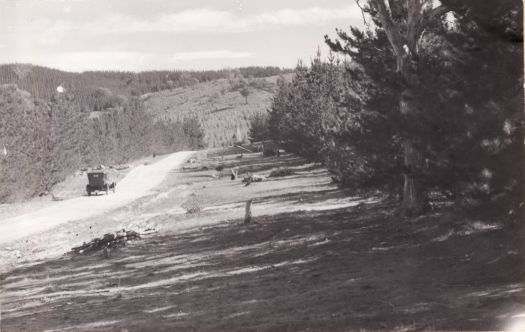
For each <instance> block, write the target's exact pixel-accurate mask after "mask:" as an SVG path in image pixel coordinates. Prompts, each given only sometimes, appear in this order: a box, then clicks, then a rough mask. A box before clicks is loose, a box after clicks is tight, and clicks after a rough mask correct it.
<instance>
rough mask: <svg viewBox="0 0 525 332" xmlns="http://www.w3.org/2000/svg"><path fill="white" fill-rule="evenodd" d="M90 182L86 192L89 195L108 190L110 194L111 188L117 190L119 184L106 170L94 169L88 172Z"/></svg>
mask: <svg viewBox="0 0 525 332" xmlns="http://www.w3.org/2000/svg"><path fill="white" fill-rule="evenodd" d="M87 176H88V184H87V186H86V192H87V194H88V196H91V194H92V193H94V192H97V193H98V192H102V191H104V192H106V195H107V194H108V192H109V190H112V191H113V192H115V187H116V186H117V184H116V183H115V182H111V181H110V180H109V174H108V173H107V172H104V171H92V172H88V173H87Z"/></svg>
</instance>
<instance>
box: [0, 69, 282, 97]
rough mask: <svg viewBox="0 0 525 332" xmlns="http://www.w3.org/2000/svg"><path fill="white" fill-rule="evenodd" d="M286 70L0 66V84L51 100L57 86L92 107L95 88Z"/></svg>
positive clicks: (131, 89)
mask: <svg viewBox="0 0 525 332" xmlns="http://www.w3.org/2000/svg"><path fill="white" fill-rule="evenodd" d="M288 72H290V70H287V69H280V68H278V67H245V68H237V69H222V70H207V71H187V70H186V71H181V70H160V71H145V72H138V73H136V72H126V71H122V72H119V71H87V72H82V73H74V72H65V71H61V70H57V69H52V68H46V67H41V66H35V65H31V64H5V65H0V85H2V84H16V85H17V86H18V87H19V88H20V89H22V90H25V91H28V92H29V93H30V94H31V95H32V96H34V97H35V98H40V99H44V100H49V99H51V98H53V96H54V94H55V93H56V89H57V87H58V86H62V87H64V88H65V90H66V91H68V92H70V93H72V94H74V95H75V101H76V102H77V103H78V104H82V105H87V106H93V103H94V102H95V100H94V99H96V93H97V89H100V88H104V89H109V90H110V91H111V92H112V93H113V94H115V95H123V96H126V97H130V96H140V95H142V94H145V93H150V92H157V91H162V90H167V89H172V88H177V87H187V86H191V85H194V84H196V83H199V82H209V81H214V80H217V79H224V78H230V77H232V76H242V77H254V78H263V77H269V76H274V75H279V74H283V73H288Z"/></svg>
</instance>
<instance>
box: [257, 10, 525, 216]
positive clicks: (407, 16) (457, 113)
mask: <svg viewBox="0 0 525 332" xmlns="http://www.w3.org/2000/svg"><path fill="white" fill-rule="evenodd" d="M386 5H387V4H385V1H384V0H368V1H363V6H364V7H363V14H364V18H365V19H366V20H368V28H367V29H366V30H365V31H362V30H359V29H356V28H351V30H350V31H349V32H345V31H343V30H338V31H337V38H336V39H332V38H330V37H326V42H327V44H328V45H329V46H330V48H331V49H332V51H333V52H335V53H338V54H343V55H345V56H347V57H348V58H351V61H346V62H344V63H343V62H340V61H338V60H336V59H334V57H330V58H329V59H328V60H327V61H323V60H321V57H320V55H318V56H317V57H316V58H314V59H313V60H312V62H311V64H310V66H305V65H303V64H299V65H298V66H297V68H296V70H295V74H294V78H293V80H292V81H291V82H289V83H286V82H282V81H281V83H280V85H279V90H278V92H277V94H276V96H275V97H274V99H273V103H272V106H271V109H270V112H269V113H268V114H267V116H266V117H258V118H256V119H254V121H253V122H252V129H251V136H253V137H257V138H259V139H260V138H264V137H270V138H273V139H275V140H278V141H281V142H283V143H284V144H286V145H287V147H288V149H290V150H291V151H293V152H295V153H297V154H300V155H302V156H305V157H307V158H309V159H311V160H315V161H320V162H323V163H324V164H325V165H326V166H327V167H328V168H329V169H330V171H331V172H332V173H333V175H334V176H333V178H334V180H335V181H337V182H338V183H339V184H340V185H341V186H344V187H349V188H353V189H355V190H366V191H370V190H380V191H382V192H386V193H390V194H391V195H392V196H393V197H399V199H400V206H401V208H402V211H404V212H405V213H409V214H410V213H421V212H423V211H425V210H426V209H428V208H429V207H430V204H429V203H435V199H436V198H440V199H441V200H442V201H449V202H454V203H455V204H456V206H458V207H464V208H466V210H469V211H476V212H477V213H479V214H480V215H483V216H489V215H496V216H498V217H502V218H505V219H511V220H519V216H520V215H521V211H522V210H523V167H522V165H523V161H524V159H523V141H524V139H523V125H524V121H523V107H522V105H523V70H522V67H523V49H522V46H523V44H522V42H523V24H522V23H523V21H522V15H521V13H522V9H523V8H522V2H521V1H515V0H504V1H497V2H486V1H482V2H480V1H472V0H442V1H441V5H440V6H438V7H435V2H433V1H418V0H409V1H405V0H403V1H388V8H387V6H386ZM372 23H373V24H372Z"/></svg>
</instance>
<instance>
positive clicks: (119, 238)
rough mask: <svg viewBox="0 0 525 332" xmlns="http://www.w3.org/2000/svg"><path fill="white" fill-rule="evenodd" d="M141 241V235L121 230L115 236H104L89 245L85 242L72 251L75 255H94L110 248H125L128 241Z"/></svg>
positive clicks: (109, 234) (110, 234)
mask: <svg viewBox="0 0 525 332" xmlns="http://www.w3.org/2000/svg"><path fill="white" fill-rule="evenodd" d="M137 239H140V234H139V233H137V232H135V231H126V230H124V229H123V230H121V231H118V232H116V233H115V234H112V233H108V234H104V236H103V237H102V238H95V239H93V240H91V241H89V242H88V243H86V242H84V243H83V244H82V245H81V246H78V247H74V248H72V249H71V251H72V252H73V253H75V254H86V253H92V252H96V251H99V250H106V251H107V249H108V248H111V249H114V248H120V247H124V246H125V245H126V243H127V242H128V241H132V240H137Z"/></svg>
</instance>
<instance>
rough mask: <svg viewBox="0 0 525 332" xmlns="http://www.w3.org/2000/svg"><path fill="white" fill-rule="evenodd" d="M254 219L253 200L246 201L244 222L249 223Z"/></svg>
mask: <svg viewBox="0 0 525 332" xmlns="http://www.w3.org/2000/svg"><path fill="white" fill-rule="evenodd" d="M251 221H252V200H251V199H249V200H247V201H246V210H245V211H244V224H245V225H246V224H249V223H250V222H251Z"/></svg>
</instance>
